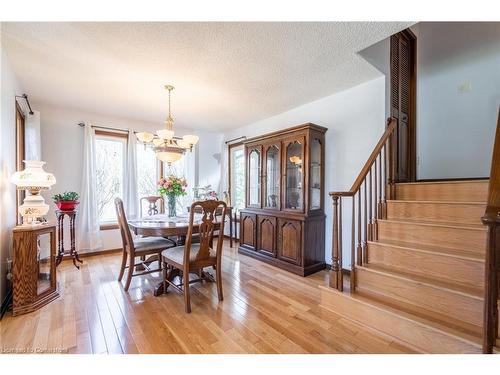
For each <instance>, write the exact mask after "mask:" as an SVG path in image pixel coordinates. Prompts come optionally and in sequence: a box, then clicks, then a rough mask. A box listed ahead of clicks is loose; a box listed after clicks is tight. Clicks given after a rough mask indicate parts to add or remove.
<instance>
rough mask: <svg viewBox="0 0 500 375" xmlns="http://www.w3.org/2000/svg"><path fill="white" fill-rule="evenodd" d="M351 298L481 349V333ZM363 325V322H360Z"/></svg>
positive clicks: (373, 301)
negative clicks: (469, 331) (465, 330)
mask: <svg viewBox="0 0 500 375" xmlns="http://www.w3.org/2000/svg"><path fill="white" fill-rule="evenodd" d="M325 289H326V288H325ZM345 295H347V296H348V297H349V298H352V299H354V300H357V301H359V302H361V303H364V304H366V305H369V306H371V307H373V308H376V309H379V310H384V311H386V312H389V313H390V314H392V315H396V316H398V317H400V318H403V319H407V320H410V321H413V322H416V323H417V324H419V325H423V326H427V327H430V328H431V329H433V330H437V331H441V332H444V333H445V334H447V335H450V336H453V337H455V338H457V339H459V340H461V341H465V342H467V343H469V344H471V345H473V346H475V347H477V348H480V347H481V335H480V334H479V333H472V332H471V333H468V332H464V331H463V330H461V329H457V328H454V327H450V326H449V325H446V324H443V323H441V322H439V321H435V320H432V319H428V318H426V317H423V316H421V315H419V314H416V313H414V312H412V311H410V310H408V309H405V308H403V307H401V306H395V305H393V304H391V303H390V302H388V301H385V300H383V299H380V300H378V299H375V298H372V297H371V296H367V295H364V294H362V293H359V292H355V293H345ZM360 323H361V324H362V323H363V322H360Z"/></svg>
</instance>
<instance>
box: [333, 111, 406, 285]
mask: <svg viewBox="0 0 500 375" xmlns="http://www.w3.org/2000/svg"><path fill="white" fill-rule="evenodd" d="M396 124H397V123H396V119H394V118H389V119H387V128H386V130H385V132H384V134H383V135H382V137H381V138H380V140H379V141H378V143H377V145H376V146H375V148H374V150H373V152H372V153H371V155H370V157H369V158H368V160H367V162H366V163H365V165H364V166H363V169H362V170H361V172H360V173H359V175H358V177H357V178H356V180H355V181H354V184H353V185H352V187H351V189H350V190H349V191H340V192H330V196H331V197H332V199H333V231H332V268H331V272H332V274H331V275H330V287H332V288H335V289H337V290H339V291H343V272H342V271H343V270H342V231H343V229H344V228H346V229H347V227H344V226H343V224H342V199H343V198H346V197H351V198H352V199H351V212H352V217H351V239H350V240H351V277H350V290H351V291H354V288H355V285H356V283H355V277H356V276H355V267H356V265H358V266H362V265H363V264H364V263H365V262H366V246H367V242H368V241H372V240H375V239H376V237H377V227H376V225H377V219H383V218H385V217H386V199H392V198H393V196H394V176H395V166H396V163H395V155H396V153H395V152H394V149H395V145H396V140H395V134H396V133H395V129H396Z"/></svg>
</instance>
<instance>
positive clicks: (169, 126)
mask: <svg viewBox="0 0 500 375" xmlns="http://www.w3.org/2000/svg"><path fill="white" fill-rule="evenodd" d="M165 89H167V90H168V117H167V120H166V121H165V128H164V129H160V130H157V131H156V135H155V134H152V133H148V132H140V133H136V137H137V139H138V140H139V142H141V143H143V144H144V146H146V145H148V144H152V146H153V149H154V151H155V153H156V158H157V159H158V160H161V161H162V162H165V163H168V165H170V164H172V163H174V162H176V161H177V160H179V159H180V158H182V156H183V155H184V154H185V153H186V151H187V150H190V151H192V150H193V146H194V145H196V144H197V143H198V141H199V137H198V136H196V135H185V136H183V137H182V138H181V137H177V136H175V133H174V130H173V126H174V119H173V118H172V113H171V94H172V90H173V89H174V86H171V85H166V86H165Z"/></svg>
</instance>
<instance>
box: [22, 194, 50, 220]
mask: <svg viewBox="0 0 500 375" xmlns="http://www.w3.org/2000/svg"><path fill="white" fill-rule="evenodd" d="M18 212H19V215H21V217H22V218H23V223H22V225H36V224H41V223H42V221H39V220H38V219H39V218H42V217H43V216H45V215H46V214H47V212H49V205H48V204H46V203H45V201H44V199H43V197H42V196H41V195H40V194H31V195H27V196H26V198H24V202H23V204H22V205H20V206H19V210H18Z"/></svg>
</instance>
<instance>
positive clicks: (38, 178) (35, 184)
mask: <svg viewBox="0 0 500 375" xmlns="http://www.w3.org/2000/svg"><path fill="white" fill-rule="evenodd" d="M23 163H24V165H25V168H24V170H23V171H18V172H16V173H14V174H13V175H12V177H11V181H12V183H14V184H15V185H16V186H17V188H18V189H19V190H23V189H26V190H30V191H31V190H36V191H40V190H48V189H50V187H51V186H52V185H54V184H55V183H56V178H55V177H54V175H53V174H52V173H47V172H45V171H44V170H43V165H44V164H45V162H44V161H38V160H23Z"/></svg>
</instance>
